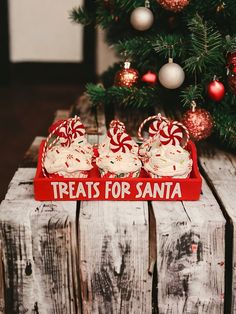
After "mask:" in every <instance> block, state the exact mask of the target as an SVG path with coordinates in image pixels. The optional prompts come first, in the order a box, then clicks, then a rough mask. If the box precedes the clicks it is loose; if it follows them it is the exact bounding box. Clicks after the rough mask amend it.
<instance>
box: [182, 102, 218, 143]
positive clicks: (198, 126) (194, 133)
mask: <svg viewBox="0 0 236 314" xmlns="http://www.w3.org/2000/svg"><path fill="white" fill-rule="evenodd" d="M182 123H183V124H184V125H185V126H186V127H187V128H188V130H189V133H190V137H191V138H192V139H193V140H194V141H196V142H198V141H200V140H204V139H206V138H207V137H209V136H210V135H211V132H212V129H213V125H214V122H213V119H212V116H211V114H210V113H209V112H208V111H207V110H205V109H201V108H196V105H193V107H192V109H190V110H188V111H187V112H185V114H184V115H183V118H182Z"/></svg>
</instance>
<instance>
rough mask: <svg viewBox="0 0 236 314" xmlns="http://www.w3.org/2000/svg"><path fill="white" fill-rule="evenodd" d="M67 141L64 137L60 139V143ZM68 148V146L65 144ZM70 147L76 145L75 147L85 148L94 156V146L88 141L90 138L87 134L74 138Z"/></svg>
mask: <svg viewBox="0 0 236 314" xmlns="http://www.w3.org/2000/svg"><path fill="white" fill-rule="evenodd" d="M64 142H65V141H64V139H62V138H61V139H60V140H59V142H58V143H60V144H63V143H64ZM65 147H67V148H68V146H65ZM70 147H74V148H83V150H84V151H85V152H86V153H87V154H89V155H91V156H93V146H92V145H91V144H90V143H88V140H87V138H86V136H83V135H82V136H79V137H77V138H76V139H75V140H73V142H72V143H71V145H70Z"/></svg>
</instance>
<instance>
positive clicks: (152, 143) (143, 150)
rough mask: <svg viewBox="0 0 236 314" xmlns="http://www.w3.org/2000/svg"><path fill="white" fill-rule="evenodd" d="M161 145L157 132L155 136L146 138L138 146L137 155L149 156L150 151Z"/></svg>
mask: <svg viewBox="0 0 236 314" xmlns="http://www.w3.org/2000/svg"><path fill="white" fill-rule="evenodd" d="M160 146H161V142H160V139H159V136H158V134H157V135H156V136H153V137H150V138H148V139H147V140H146V141H145V142H143V144H142V145H141V146H140V147H139V155H140V156H141V157H144V156H150V151H151V150H152V149H156V148H158V147H160Z"/></svg>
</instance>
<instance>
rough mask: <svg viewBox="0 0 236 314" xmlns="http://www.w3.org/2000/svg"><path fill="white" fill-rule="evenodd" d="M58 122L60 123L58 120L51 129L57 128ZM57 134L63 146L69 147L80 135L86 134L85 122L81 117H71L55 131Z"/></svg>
mask: <svg viewBox="0 0 236 314" xmlns="http://www.w3.org/2000/svg"><path fill="white" fill-rule="evenodd" d="M64 121H65V120H64ZM62 122H63V120H62ZM58 124H59V123H58V122H56V123H54V124H53V125H52V127H51V128H50V129H52V130H53V129H55V128H56V127H57V126H58ZM59 125H60V124H59ZM55 135H57V136H58V137H59V138H60V144H61V145H62V146H67V147H68V146H70V145H71V144H72V143H74V142H75V140H76V139H77V138H78V137H81V136H84V135H85V127H84V125H83V123H82V122H81V121H80V118H78V117H75V118H72V119H69V120H68V121H67V123H66V124H64V125H63V126H61V127H60V128H59V129H58V130H57V131H56V132H55Z"/></svg>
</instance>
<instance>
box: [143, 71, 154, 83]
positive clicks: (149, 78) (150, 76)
mask: <svg viewBox="0 0 236 314" xmlns="http://www.w3.org/2000/svg"><path fill="white" fill-rule="evenodd" d="M141 80H142V82H145V83H149V84H156V83H157V74H156V73H155V72H152V71H148V72H147V73H145V74H144V75H143V76H142V78H141Z"/></svg>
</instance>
